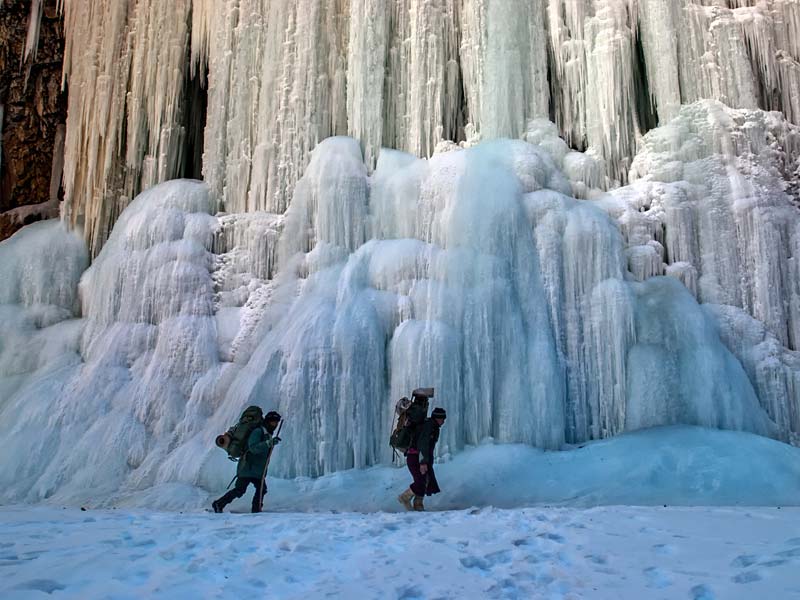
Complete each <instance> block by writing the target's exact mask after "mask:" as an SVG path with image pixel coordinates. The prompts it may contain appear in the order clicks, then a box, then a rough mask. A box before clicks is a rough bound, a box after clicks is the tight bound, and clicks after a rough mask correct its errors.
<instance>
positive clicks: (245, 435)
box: [218, 406, 264, 460]
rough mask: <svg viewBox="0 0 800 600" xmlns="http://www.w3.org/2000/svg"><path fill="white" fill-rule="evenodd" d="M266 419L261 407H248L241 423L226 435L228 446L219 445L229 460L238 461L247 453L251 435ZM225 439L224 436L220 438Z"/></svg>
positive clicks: (240, 419)
mask: <svg viewBox="0 0 800 600" xmlns="http://www.w3.org/2000/svg"><path fill="white" fill-rule="evenodd" d="M263 419H264V413H263V412H262V410H261V407H259V406H248V407H247V408H246V409H244V412H243V413H242V416H241V417H239V422H238V423H237V424H236V425H234V426H233V427H231V428H230V429H228V431H227V432H226V433H225V434H224V437H226V438H227V440H226V442H227V443H226V444H218V445H219V446H220V448H222V449H224V450H225V451H226V452H227V453H228V458H230V459H231V460H238V459H240V458H242V457H243V456H244V455H245V453H246V452H247V442H248V440H249V439H250V434H251V433H253V430H255V429H256V427H260V426H261V424H262V422H263ZM220 437H223V436H220Z"/></svg>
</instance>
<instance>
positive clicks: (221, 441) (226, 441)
mask: <svg viewBox="0 0 800 600" xmlns="http://www.w3.org/2000/svg"><path fill="white" fill-rule="evenodd" d="M215 442H216V443H217V446H219V447H220V448H222V449H223V450H227V449H228V446H229V445H230V443H231V434H230V433H228V432H227V431H226V432H225V433H223V434H220V435H218V436H217V439H216V440H215Z"/></svg>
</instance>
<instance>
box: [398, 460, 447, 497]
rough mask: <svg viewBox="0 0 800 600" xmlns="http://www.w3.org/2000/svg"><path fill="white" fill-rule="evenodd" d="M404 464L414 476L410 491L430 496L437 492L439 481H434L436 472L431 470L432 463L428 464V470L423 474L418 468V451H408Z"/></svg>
mask: <svg viewBox="0 0 800 600" xmlns="http://www.w3.org/2000/svg"><path fill="white" fill-rule="evenodd" d="M406 466H407V467H408V470H409V471H410V472H411V476H412V477H413V478H414V483H412V484H411V491H412V492H414V495H416V496H432V495H433V494H438V493H439V492H441V491H442V490H440V489H439V483H438V482H437V481H436V473H434V472H433V465H428V472H427V473H426V474H425V475H423V474H422V473H421V472H420V470H419V453H417V452H415V453H413V454H412V453H411V452H409V453H408V454H407V455H406Z"/></svg>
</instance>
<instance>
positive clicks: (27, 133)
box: [0, 0, 66, 240]
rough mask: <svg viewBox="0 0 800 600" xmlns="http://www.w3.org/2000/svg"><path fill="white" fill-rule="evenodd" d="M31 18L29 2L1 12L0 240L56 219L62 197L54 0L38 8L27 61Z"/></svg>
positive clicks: (62, 111)
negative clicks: (34, 41)
mask: <svg viewBox="0 0 800 600" xmlns="http://www.w3.org/2000/svg"><path fill="white" fill-rule="evenodd" d="M35 16H36V15H34V18H35ZM30 18H31V0H5V1H4V2H3V3H2V7H0V134H1V135H2V146H0V240H2V239H5V238H7V237H8V236H10V235H11V234H12V233H14V232H15V231H16V230H17V229H19V228H20V227H22V226H23V225H25V224H27V223H32V222H33V221H38V220H40V219H43V218H51V217H55V216H57V215H58V203H59V200H60V196H61V193H60V182H61V166H60V165H61V164H63V161H62V160H61V158H60V157H61V155H62V154H63V139H64V135H63V133H64V123H65V121H66V92H62V90H61V67H62V63H63V57H64V34H63V19H62V18H61V16H60V15H59V13H58V10H57V0H46V1H45V2H43V3H42V14H41V29H40V33H39V38H38V44H37V46H36V47H35V48H34V49H33V50H32V52H31V53H30V54H29V55H27V56H26V38H27V33H28V24H29V21H30ZM54 154H55V155H56V158H57V159H56V160H55V161H54V160H53V157H54Z"/></svg>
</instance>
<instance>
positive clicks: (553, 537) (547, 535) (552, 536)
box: [536, 533, 564, 544]
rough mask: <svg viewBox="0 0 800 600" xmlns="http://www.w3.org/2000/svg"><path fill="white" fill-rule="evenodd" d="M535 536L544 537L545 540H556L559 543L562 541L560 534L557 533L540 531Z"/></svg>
mask: <svg viewBox="0 0 800 600" xmlns="http://www.w3.org/2000/svg"><path fill="white" fill-rule="evenodd" d="M536 537H540V538H544V539H546V540H551V541H553V542H558V543H559V544H563V543H564V538H563V536H560V535H558V534H557V533H540V534H538V535H537V536H536Z"/></svg>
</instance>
